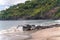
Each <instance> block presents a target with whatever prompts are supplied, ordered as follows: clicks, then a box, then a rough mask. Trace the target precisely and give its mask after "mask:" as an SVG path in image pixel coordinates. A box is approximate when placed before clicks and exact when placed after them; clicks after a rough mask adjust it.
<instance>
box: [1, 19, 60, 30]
mask: <svg viewBox="0 0 60 40" xmlns="http://www.w3.org/2000/svg"><path fill="white" fill-rule="evenodd" d="M59 23H60V20H15V21H0V30H3V29H8V28H11V27H13V26H14V27H17V26H18V25H24V24H34V25H41V26H47V25H53V24H59Z"/></svg>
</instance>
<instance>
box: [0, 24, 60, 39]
mask: <svg viewBox="0 0 60 40" xmlns="http://www.w3.org/2000/svg"><path fill="white" fill-rule="evenodd" d="M49 27H51V28H45V29H39V30H30V31H22V30H20V28H18V29H17V27H12V28H10V29H7V30H2V31H0V37H3V38H4V37H5V38H9V39H10V38H12V39H10V40H14V38H16V40H17V39H18V40H20V39H21V38H22V39H21V40H42V38H43V37H47V36H48V35H49V36H50V35H51V34H52V35H53V34H54V33H55V32H56V33H59V34H55V35H60V32H59V31H60V24H58V25H57V24H56V25H52V26H49ZM1 35H3V36H1ZM20 37H21V38H20ZM23 38H24V39H23ZM40 38H41V39H40ZM0 39H1V38H0ZM3 40H4V39H3ZM6 40H7V39H6ZM44 40H45V39H44Z"/></svg>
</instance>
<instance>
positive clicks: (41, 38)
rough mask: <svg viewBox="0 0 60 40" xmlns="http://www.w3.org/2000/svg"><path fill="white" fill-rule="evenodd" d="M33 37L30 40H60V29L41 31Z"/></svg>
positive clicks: (33, 34)
mask: <svg viewBox="0 0 60 40" xmlns="http://www.w3.org/2000/svg"><path fill="white" fill-rule="evenodd" d="M31 35H32V39H30V40H60V27H55V28H48V29H43V30H39V31H37V32H35V33H32V34H31Z"/></svg>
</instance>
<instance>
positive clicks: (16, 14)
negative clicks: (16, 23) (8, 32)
mask: <svg viewBox="0 0 60 40" xmlns="http://www.w3.org/2000/svg"><path fill="white" fill-rule="evenodd" d="M53 9H54V10H56V11H54V10H53ZM51 10H52V11H54V12H52V11H51ZM47 14H48V15H47ZM50 14H51V15H50ZM59 17H60V0H31V1H30V0H27V1H26V2H25V3H20V4H17V5H13V6H10V8H8V9H6V10H2V11H1V12H0V20H19V19H59Z"/></svg>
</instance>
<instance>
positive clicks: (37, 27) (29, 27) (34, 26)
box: [22, 24, 60, 31]
mask: <svg viewBox="0 0 60 40" xmlns="http://www.w3.org/2000/svg"><path fill="white" fill-rule="evenodd" d="M59 26H60V24H55V25H50V26H40V25H29V24H27V25H25V26H22V27H23V31H30V30H36V29H37V30H39V29H46V28H52V27H59Z"/></svg>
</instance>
